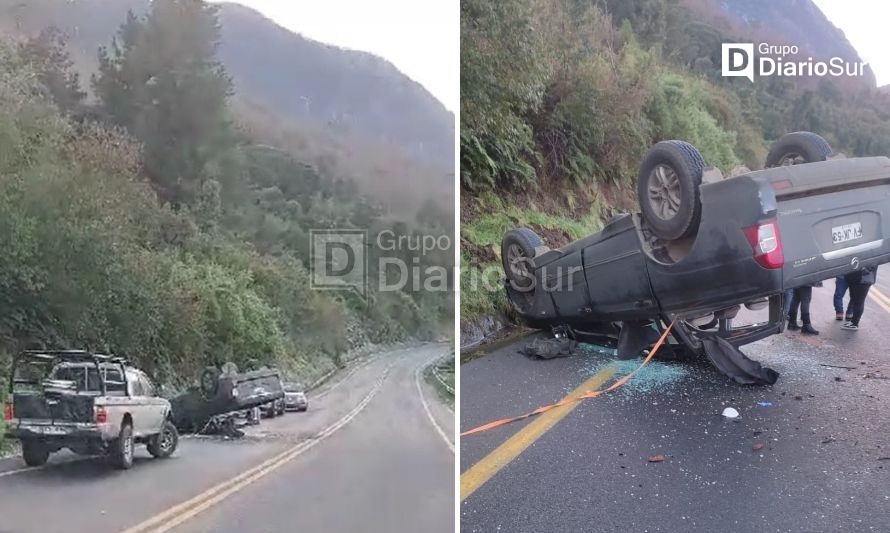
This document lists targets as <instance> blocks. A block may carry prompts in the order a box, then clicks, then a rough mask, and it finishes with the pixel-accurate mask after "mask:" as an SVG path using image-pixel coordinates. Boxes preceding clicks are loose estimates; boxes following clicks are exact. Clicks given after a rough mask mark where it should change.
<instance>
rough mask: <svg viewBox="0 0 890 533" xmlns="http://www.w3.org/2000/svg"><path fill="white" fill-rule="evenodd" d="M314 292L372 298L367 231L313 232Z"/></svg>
mask: <svg viewBox="0 0 890 533" xmlns="http://www.w3.org/2000/svg"><path fill="white" fill-rule="evenodd" d="M309 236H310V250H309V254H310V256H311V258H312V260H311V263H310V273H311V280H310V285H311V288H313V289H323V290H349V291H353V292H355V293H357V294H358V295H359V296H361V297H362V298H364V299H367V297H368V259H367V255H366V254H365V250H366V249H367V247H368V232H367V231H365V230H310V231H309Z"/></svg>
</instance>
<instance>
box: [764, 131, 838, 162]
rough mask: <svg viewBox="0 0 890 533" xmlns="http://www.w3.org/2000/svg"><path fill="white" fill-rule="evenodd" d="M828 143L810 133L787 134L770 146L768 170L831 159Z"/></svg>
mask: <svg viewBox="0 0 890 533" xmlns="http://www.w3.org/2000/svg"><path fill="white" fill-rule="evenodd" d="M831 153H832V152H831V146H830V145H829V144H828V141H826V140H825V139H823V138H822V137H820V136H819V135H816V134H815V133H812V132H809V131H796V132H794V133H786V134H785V135H782V136H781V137H779V139H778V140H777V141H776V142H774V143H773V144H772V146H770V149H769V154H768V155H767V156H766V165H765V167H766V168H772V167H784V166H790V165H801V164H803V163H815V162H817V161H825V160H826V159H828V158H829V157H831Z"/></svg>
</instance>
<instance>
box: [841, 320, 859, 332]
mask: <svg viewBox="0 0 890 533" xmlns="http://www.w3.org/2000/svg"><path fill="white" fill-rule="evenodd" d="M841 329H846V330H848V331H859V326H857V325H856V324H854V323H852V322H844V323H843V324H841Z"/></svg>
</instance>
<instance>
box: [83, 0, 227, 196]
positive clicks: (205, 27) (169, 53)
mask: <svg viewBox="0 0 890 533" xmlns="http://www.w3.org/2000/svg"><path fill="white" fill-rule="evenodd" d="M219 39H220V27H219V23H218V21H217V12H216V8H215V7H213V6H210V5H208V4H207V3H205V2H203V1H201V0H155V1H154V2H152V4H151V10H150V11H149V13H148V14H147V15H146V16H145V17H143V18H141V19H140V18H137V17H135V16H134V15H133V14H132V13H130V14H129V15H128V17H127V20H126V21H125V22H124V24H123V25H122V26H121V29H120V31H119V32H118V36H117V37H116V38H115V40H114V42H113V43H112V45H111V48H103V49H101V50H100V52H99V73H98V75H97V76H94V78H93V87H94V89H95V91H96V94H97V96H98V97H99V100H100V101H101V105H102V110H103V111H104V113H105V114H106V115H107V116H108V118H109V119H110V120H111V121H112V122H114V123H115V124H119V125H121V126H124V127H125V128H127V129H128V130H129V131H130V133H131V134H133V135H134V136H135V137H136V138H138V139H139V140H140V141H141V142H142V143H143V144H144V147H145V154H144V155H145V167H146V171H147V173H148V175H149V177H150V178H151V180H152V182H153V183H154V185H155V187H156V189H157V190H158V191H159V192H160V193H161V194H162V196H163V197H164V198H166V199H167V200H170V201H172V202H173V203H174V204H177V205H178V204H183V203H185V204H188V203H192V202H193V201H194V200H195V199H196V198H197V197H198V196H199V193H200V191H201V190H202V188H203V182H204V180H206V179H211V178H214V179H215V178H217V177H218V176H214V175H208V174H212V173H213V171H212V162H213V161H214V160H215V159H218V158H221V157H224V154H225V152H226V151H227V150H229V149H231V148H232V146H233V144H234V136H233V134H232V129H231V127H230V123H229V122H230V121H229V114H228V109H227V99H228V96H229V95H230V93H231V87H232V86H231V80H230V79H229V77H228V76H227V74H226V72H225V69H224V67H223V66H222V64H221V63H219V61H218V60H217V58H216V50H217V45H218V43H219Z"/></svg>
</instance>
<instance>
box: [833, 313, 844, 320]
mask: <svg viewBox="0 0 890 533" xmlns="http://www.w3.org/2000/svg"><path fill="white" fill-rule="evenodd" d="M834 319H835V320H843V319H844V314H843V313H835V314H834Z"/></svg>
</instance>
